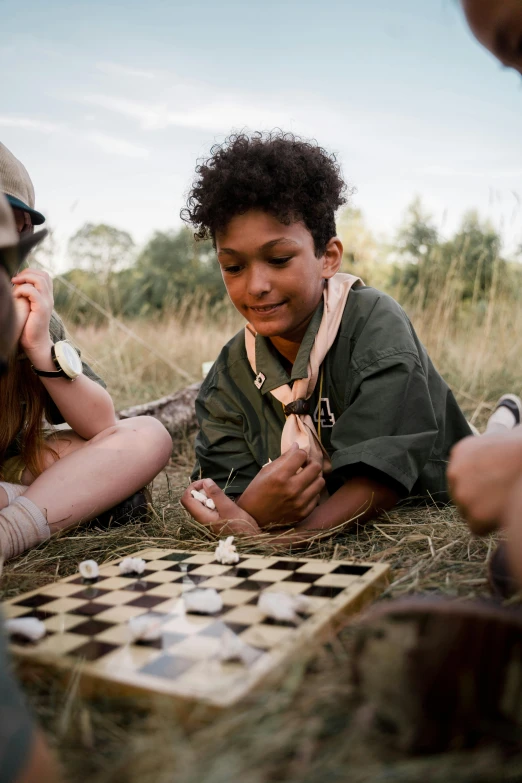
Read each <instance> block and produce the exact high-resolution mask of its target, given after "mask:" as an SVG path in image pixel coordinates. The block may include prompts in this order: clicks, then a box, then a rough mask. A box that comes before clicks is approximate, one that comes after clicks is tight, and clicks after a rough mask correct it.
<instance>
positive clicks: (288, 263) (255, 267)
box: [216, 210, 342, 343]
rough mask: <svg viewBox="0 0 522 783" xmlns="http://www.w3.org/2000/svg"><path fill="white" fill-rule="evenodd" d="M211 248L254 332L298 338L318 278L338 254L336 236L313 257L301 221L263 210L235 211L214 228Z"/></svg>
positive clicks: (315, 300) (328, 272)
mask: <svg viewBox="0 0 522 783" xmlns="http://www.w3.org/2000/svg"><path fill="white" fill-rule="evenodd" d="M216 249H217V253H218V259H219V263H220V266H221V272H222V274H223V280H224V281H225V285H226V287H227V291H228V294H229V296H230V298H231V300H232V302H233V304H234V306H235V307H236V308H237V310H239V312H240V313H241V315H243V316H244V317H245V318H246V319H247V321H249V323H251V324H252V326H253V327H254V329H255V330H256V332H257V333H258V334H260V335H263V336H264V337H269V338H278V337H281V338H284V339H286V340H289V341H291V342H297V343H300V342H301V340H302V338H303V336H304V333H305V331H306V327H307V326H308V323H309V322H310V319H311V317H312V315H313V313H314V310H315V309H316V307H317V305H318V304H319V302H320V300H321V296H322V292H323V287H324V280H325V279H327V278H329V277H332V276H333V275H334V274H335V273H336V272H337V271H338V269H339V266H340V264H341V260H342V245H341V243H340V241H339V240H338V239H337V238H334V239H331V240H330V242H329V243H328V246H327V249H326V251H325V254H324V255H323V256H322V257H321V258H317V256H316V255H315V249H314V240H313V238H312V235H311V233H310V232H309V231H308V229H307V228H306V226H305V225H304V224H303V223H291V224H290V225H289V226H286V225H284V224H283V223H280V222H279V220H277V218H275V217H273V216H272V215H269V214H268V213H266V212H262V211H258V210H251V211H249V212H246V213H245V214H244V215H236V216H235V217H234V218H232V220H231V221H230V222H229V224H228V225H227V227H226V229H225V230H224V231H220V232H217V233H216Z"/></svg>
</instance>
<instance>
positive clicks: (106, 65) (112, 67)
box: [96, 62, 156, 79]
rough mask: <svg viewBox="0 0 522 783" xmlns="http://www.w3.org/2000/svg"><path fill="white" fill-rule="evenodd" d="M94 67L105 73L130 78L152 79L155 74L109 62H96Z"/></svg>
mask: <svg viewBox="0 0 522 783" xmlns="http://www.w3.org/2000/svg"><path fill="white" fill-rule="evenodd" d="M96 68H97V69H98V70H99V71H101V72H102V73H106V74H108V75H114V76H126V77H129V78H130V79H154V77H155V76H156V72H155V71H147V70H144V69H143V70H142V69H140V68H128V67H127V66H126V65H119V64H118V63H111V62H99V63H96Z"/></svg>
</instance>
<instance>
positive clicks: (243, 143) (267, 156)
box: [181, 130, 347, 256]
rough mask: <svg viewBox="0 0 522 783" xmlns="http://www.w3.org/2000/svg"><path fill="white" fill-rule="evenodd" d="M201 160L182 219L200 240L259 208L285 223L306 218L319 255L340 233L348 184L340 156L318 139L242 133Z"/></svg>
mask: <svg viewBox="0 0 522 783" xmlns="http://www.w3.org/2000/svg"><path fill="white" fill-rule="evenodd" d="M210 153H211V157H210V158H208V160H204V161H202V162H200V163H199V164H198V166H197V168H196V178H195V180H194V182H193V184H192V189H191V190H190V192H189V194H188V198H187V206H186V208H185V209H183V210H182V211H181V218H182V220H184V221H185V222H186V223H191V224H192V225H193V226H194V228H195V229H196V233H195V236H196V238H197V239H212V241H213V242H214V244H215V236H216V231H222V230H224V229H225V228H226V226H227V225H228V223H229V221H230V220H231V219H232V218H233V217H234V216H235V215H241V214H244V213H245V212H247V211H248V210H250V209H260V210H263V211H265V212H268V213H270V214H271V215H274V217H276V218H277V219H278V220H279V221H280V222H281V223H284V224H285V225H289V224H290V223H292V222H294V221H297V220H302V221H303V223H304V224H305V226H306V227H307V229H308V230H309V231H310V233H311V235H312V237H313V240H314V245H315V252H316V254H317V256H321V255H322V254H323V253H324V251H325V249H326V245H327V244H328V242H329V240H330V239H331V238H332V237H334V236H335V233H336V231H335V211H336V209H337V208H338V207H340V206H341V205H342V204H345V203H346V200H347V199H346V197H345V193H346V190H347V186H346V184H345V183H344V181H343V178H342V175H341V169H340V166H339V164H338V163H337V160H336V157H335V155H333V154H329V153H328V152H326V151H325V150H324V149H322V148H321V147H319V145H318V144H317V142H314V141H303V140H302V139H300V138H298V137H297V136H294V135H293V134H291V133H284V132H283V131H280V130H275V131H271V132H270V133H266V134H265V133H260V132H258V133H254V134H253V135H252V136H249V135H247V134H245V133H238V134H233V135H231V136H229V137H228V138H227V139H226V140H225V142H224V143H223V144H219V145H215V146H214V147H212V149H211V151H210Z"/></svg>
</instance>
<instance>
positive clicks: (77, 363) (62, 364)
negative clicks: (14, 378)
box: [31, 340, 83, 381]
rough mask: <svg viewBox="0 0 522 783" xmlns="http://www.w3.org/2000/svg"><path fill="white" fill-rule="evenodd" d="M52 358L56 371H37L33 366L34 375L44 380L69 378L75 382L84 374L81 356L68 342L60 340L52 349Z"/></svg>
mask: <svg viewBox="0 0 522 783" xmlns="http://www.w3.org/2000/svg"><path fill="white" fill-rule="evenodd" d="M51 358H52V360H53V363H54V366H55V367H56V370H37V369H36V367H34V365H31V369H32V371H33V372H34V374H35V375H41V376H42V377H43V378H68V379H69V380H70V381H75V380H76V378H77V377H78V376H79V375H81V374H82V372H83V367H82V360H81V359H80V354H79V353H78V351H77V350H76V349H75V348H73V347H72V345H71V343H69V342H67V340H60V341H59V342H57V343H55V344H54V345H53V346H52V347H51Z"/></svg>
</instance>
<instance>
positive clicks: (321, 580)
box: [4, 549, 389, 707]
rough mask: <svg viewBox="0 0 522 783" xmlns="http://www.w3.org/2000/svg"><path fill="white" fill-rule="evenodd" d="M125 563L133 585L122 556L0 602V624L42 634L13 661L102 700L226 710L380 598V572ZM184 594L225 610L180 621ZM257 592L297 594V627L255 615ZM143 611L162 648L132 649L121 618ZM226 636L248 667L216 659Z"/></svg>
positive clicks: (17, 646)
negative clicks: (35, 622)
mask: <svg viewBox="0 0 522 783" xmlns="http://www.w3.org/2000/svg"><path fill="white" fill-rule="evenodd" d="M134 556H136V557H142V558H144V559H145V560H146V561H147V562H146V568H145V571H144V572H143V574H142V575H141V576H140V577H139V578H138V577H137V576H136V575H126V576H121V575H120V572H119V569H118V564H119V562H121V558H120V559H119V560H115V561H113V562H111V563H109V564H107V565H105V566H102V567H101V568H100V575H99V578H98V580H97V581H96V583H94V584H86V583H85V582H84V580H83V579H82V577H81V576H79V575H78V574H76V575H74V576H69V577H66V578H65V579H62V580H61V581H59V582H56V583H54V584H49V585H46V586H45V587H41V588H39V589H38V590H33V591H32V592H29V593H26V594H24V595H21V596H18V597H17V598H14V599H12V600H9V601H7V602H5V603H4V614H5V616H7V617H25V616H27V617H29V616H32V617H38V618H39V619H40V620H42V621H43V623H44V624H45V626H46V629H47V634H46V636H45V637H44V638H43V639H41V640H40V641H39V642H36V643H26V644H21V643H13V644H12V651H13V652H14V654H15V655H16V656H17V657H19V658H21V659H22V662H23V663H24V662H25V663H33V664H42V665H45V666H54V667H58V668H62V669H69V670H71V671H72V670H75V671H76V670H78V668H79V671H80V673H81V679H82V681H86V682H88V683H89V684H90V686H92V685H95V686H96V685H101V690H102V691H103V692H107V690H108V689H109V687H110V686H117V687H116V688H115V690H117V691H120V692H126V691H135V692H136V691H141V692H142V693H143V692H148V694H149V695H150V694H151V693H153V694H162V695H169V696H171V697H173V698H174V699H179V700H181V701H187V700H188V701H191V702H194V701H195V702H201V703H204V704H206V705H207V706H208V705H210V706H213V707H226V706H229V705H231V704H233V703H235V702H236V701H238V700H239V699H241V698H242V697H243V696H245V695H246V694H247V693H249V692H250V691H251V690H252V689H253V688H255V687H256V686H257V685H258V684H259V683H260V682H261V681H262V680H263V679H264V678H265V677H267V676H269V675H270V674H271V673H274V672H275V671H276V670H278V667H280V666H281V665H283V664H285V663H286V662H287V661H288V660H290V659H291V658H292V657H294V656H296V655H297V654H299V652H300V651H301V652H302V651H303V650H304V651H307V650H309V649H310V647H311V644H313V643H314V642H319V641H320V640H321V639H324V638H327V636H328V635H329V634H331V633H332V632H335V631H337V630H338V629H339V628H340V627H342V625H344V624H345V623H346V622H347V620H348V617H349V616H350V615H351V614H354V613H355V612H357V611H358V610H360V609H361V608H362V607H363V606H364V605H365V604H367V603H368V602H370V601H371V600H372V599H373V598H375V597H376V596H377V595H378V594H379V593H380V592H381V590H382V589H383V588H384V587H385V585H386V584H387V581H388V570H389V566H387V565H385V564H371V563H367V564H365V563H360V562H354V561H340V560H330V561H326V560H317V559H310V558H299V559H295V558H290V557H256V556H252V557H249V556H244V557H241V559H240V561H239V563H238V564H237V565H232V566H229V565H221V564H219V563H217V562H216V561H215V558H214V555H213V554H212V553H202V552H199V553H198V552H190V551H180V550H175V549H146V550H143V551H141V552H137V553H136V554H135V555H134ZM194 586H197V587H199V588H205V587H213V588H215V589H216V590H217V591H218V592H219V593H220V595H221V598H222V600H223V609H222V610H221V611H220V612H219V613H218V614H217V615H212V616H209V615H198V614H189V613H187V612H186V611H185V607H184V602H183V599H182V597H181V596H182V594H183V592H185V591H186V590H191V589H193V588H194ZM263 590H270V591H277V592H279V591H284V592H289V593H292V594H300V595H305V596H306V597H307V598H308V599H309V606H308V611H307V613H305V614H304V615H303V618H302V621H301V622H300V623H298V624H293V623H288V622H278V621H275V620H273V619H269V618H266V617H265V616H264V615H263V614H262V613H261V612H260V611H259V609H258V608H257V600H258V597H259V594H260V592H261V591H263ZM145 614H149V615H152V616H153V617H156V618H158V620H159V621H160V622H161V630H162V633H161V639H159V640H156V641H154V642H147V643H145V642H138V643H131V642H130V641H129V639H130V636H129V628H128V620H129V618H131V617H137V616H138V615H145ZM226 628H229V629H230V630H231V631H233V632H234V633H235V634H237V635H238V636H239V637H240V638H241V639H242V640H243V641H244V642H246V643H247V644H248V645H249V646H250V651H249V659H248V660H247V662H246V663H239V662H238V663H236V662H226V663H223V662H221V661H220V659H219V657H218V649H219V647H220V638H221V636H222V634H223V632H224V630H225V629H226ZM79 665H80V666H79ZM22 671H23V667H22ZM113 689H114V688H113Z"/></svg>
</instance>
